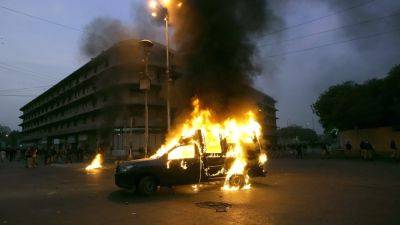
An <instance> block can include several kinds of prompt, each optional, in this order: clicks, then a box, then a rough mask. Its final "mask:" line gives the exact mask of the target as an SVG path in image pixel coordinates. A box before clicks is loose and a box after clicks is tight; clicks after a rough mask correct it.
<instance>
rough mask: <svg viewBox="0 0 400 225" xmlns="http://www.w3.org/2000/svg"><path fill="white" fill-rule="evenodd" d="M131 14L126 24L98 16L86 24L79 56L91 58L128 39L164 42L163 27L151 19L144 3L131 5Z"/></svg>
mask: <svg viewBox="0 0 400 225" xmlns="http://www.w3.org/2000/svg"><path fill="white" fill-rule="evenodd" d="M131 12H132V14H131V21H129V22H127V23H123V22H122V21H120V20H118V19H115V18H111V17H106V16H100V17H97V18H95V19H93V20H92V21H91V22H90V23H89V24H87V25H86V26H85V28H84V31H83V35H82V37H81V42H80V50H81V54H82V55H83V56H85V57H88V58H93V57H96V56H97V55H98V54H99V53H101V52H102V51H105V50H107V49H108V48H110V47H111V46H113V45H114V44H116V43H117V42H120V41H123V40H128V39H138V40H139V39H150V40H154V41H158V42H160V41H161V40H164V38H163V32H162V28H163V27H162V26H159V25H160V24H159V23H157V22H155V21H154V20H153V19H152V18H151V16H150V13H149V10H148V8H147V5H146V1H142V2H138V3H136V4H134V5H132V10H131Z"/></svg>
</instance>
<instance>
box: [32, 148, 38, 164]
mask: <svg viewBox="0 0 400 225" xmlns="http://www.w3.org/2000/svg"><path fill="white" fill-rule="evenodd" d="M37 157H38V149H37V148H33V150H32V154H31V158H32V160H31V161H32V168H35V167H36V166H37V165H38V164H37Z"/></svg>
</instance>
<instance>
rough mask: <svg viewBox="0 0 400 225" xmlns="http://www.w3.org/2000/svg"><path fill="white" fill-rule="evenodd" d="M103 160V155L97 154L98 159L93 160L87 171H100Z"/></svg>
mask: <svg viewBox="0 0 400 225" xmlns="http://www.w3.org/2000/svg"><path fill="white" fill-rule="evenodd" d="M101 162H102V159H101V154H100V153H99V154H97V155H96V157H94V159H93V160H92V162H91V163H90V164H89V165H88V166H87V167H86V168H85V170H87V171H90V170H94V169H99V168H101V167H102V165H101Z"/></svg>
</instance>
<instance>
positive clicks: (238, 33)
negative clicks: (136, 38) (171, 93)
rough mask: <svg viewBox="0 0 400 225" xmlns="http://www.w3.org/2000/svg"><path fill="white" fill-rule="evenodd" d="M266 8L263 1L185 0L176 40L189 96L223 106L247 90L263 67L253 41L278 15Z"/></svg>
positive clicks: (178, 17)
mask: <svg viewBox="0 0 400 225" xmlns="http://www.w3.org/2000/svg"><path fill="white" fill-rule="evenodd" d="M268 7H269V6H268V4H267V1H265V0H252V1H243V0H229V1H228V0H218V1H215V0H187V1H184V2H183V6H182V7H181V8H180V9H179V10H176V12H175V18H174V20H173V23H174V24H173V26H174V29H175V33H174V43H175V44H176V46H177V51H178V52H179V53H180V54H181V57H180V62H179V64H181V65H183V68H184V70H185V74H184V75H183V78H182V79H181V83H182V84H183V85H182V87H181V88H180V90H181V91H182V92H183V93H184V97H186V99H187V100H188V99H190V98H191V97H194V96H197V97H199V98H200V100H201V101H202V102H203V103H204V104H205V105H207V106H208V107H211V108H213V109H214V110H217V111H223V110H226V109H227V107H229V106H231V105H232V104H234V102H237V100H238V99H240V98H242V97H244V96H246V95H247V92H246V90H248V89H249V87H250V86H251V81H252V78H253V77H254V76H255V75H256V74H257V72H259V68H258V67H257V66H256V65H255V63H254V58H255V57H257V49H256V44H255V40H256V38H257V37H258V36H260V35H261V34H263V32H264V31H266V30H267V29H268V27H269V24H271V23H272V22H273V21H274V20H276V19H277V18H276V17H275V16H274V14H273V13H270V10H269V9H268ZM182 89H183V90H182Z"/></svg>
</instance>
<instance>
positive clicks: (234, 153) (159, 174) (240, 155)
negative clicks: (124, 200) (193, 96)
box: [115, 100, 267, 195]
mask: <svg viewBox="0 0 400 225" xmlns="http://www.w3.org/2000/svg"><path fill="white" fill-rule="evenodd" d="M193 106H194V110H193V111H192V113H191V117H190V118H189V119H187V120H186V121H185V122H184V123H183V124H182V126H180V128H179V129H177V130H175V131H174V132H172V133H170V134H169V137H167V142H166V144H165V145H164V146H162V147H161V148H160V149H158V150H157V152H156V153H155V154H154V155H152V156H151V157H150V158H147V159H139V160H132V161H127V162H123V163H120V164H119V165H118V166H117V168H116V172H115V183H116V185H117V186H119V187H121V188H126V189H130V190H138V192H139V193H141V194H144V195H151V194H153V193H154V192H155V191H156V190H157V187H158V186H174V185H181V184H197V183H199V182H206V181H213V180H218V179H224V180H225V181H224V186H223V189H225V190H237V189H241V188H250V181H249V180H250V176H257V175H264V174H265V163H266V161H267V156H266V152H265V151H263V149H262V147H261V146H262V145H261V143H260V137H261V126H260V124H259V123H258V122H257V121H256V120H255V115H254V114H253V113H252V112H251V111H249V112H248V113H246V114H244V116H242V117H235V118H234V117H230V118H228V119H226V120H224V121H219V122H216V120H215V119H213V114H212V112H211V111H210V110H202V109H200V104H199V101H198V100H195V101H194V102H193Z"/></svg>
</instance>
